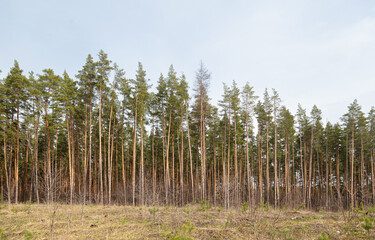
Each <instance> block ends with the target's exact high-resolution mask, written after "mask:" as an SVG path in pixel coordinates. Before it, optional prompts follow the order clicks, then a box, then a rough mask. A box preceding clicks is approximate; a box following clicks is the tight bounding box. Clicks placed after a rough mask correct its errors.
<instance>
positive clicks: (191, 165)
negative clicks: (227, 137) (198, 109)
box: [185, 104, 195, 201]
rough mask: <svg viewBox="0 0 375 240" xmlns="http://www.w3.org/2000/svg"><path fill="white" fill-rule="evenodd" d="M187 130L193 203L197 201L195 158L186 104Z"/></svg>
mask: <svg viewBox="0 0 375 240" xmlns="http://www.w3.org/2000/svg"><path fill="white" fill-rule="evenodd" d="M185 109H186V128H187V131H188V132H187V134H188V145H189V160H190V178H191V179H190V180H191V193H192V195H193V201H195V194H194V174H193V156H192V154H191V142H190V127H189V114H188V105H187V104H186V107H185Z"/></svg>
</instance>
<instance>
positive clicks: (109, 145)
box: [107, 104, 113, 205]
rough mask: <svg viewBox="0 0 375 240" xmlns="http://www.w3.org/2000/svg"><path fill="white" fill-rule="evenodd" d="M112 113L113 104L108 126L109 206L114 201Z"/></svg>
mask: <svg viewBox="0 0 375 240" xmlns="http://www.w3.org/2000/svg"><path fill="white" fill-rule="evenodd" d="M112 111H113V105H112V104H111V110H110V113H109V126H108V147H107V148H108V149H107V151H108V154H107V155H108V156H107V157H108V163H107V166H108V168H107V171H108V173H107V174H108V204H109V205H111V200H112V166H111V162H112V159H111V125H112Z"/></svg>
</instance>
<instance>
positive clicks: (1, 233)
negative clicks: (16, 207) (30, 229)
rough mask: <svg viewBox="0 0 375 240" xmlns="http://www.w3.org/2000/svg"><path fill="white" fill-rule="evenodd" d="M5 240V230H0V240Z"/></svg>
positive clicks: (6, 237)
mask: <svg viewBox="0 0 375 240" xmlns="http://www.w3.org/2000/svg"><path fill="white" fill-rule="evenodd" d="M6 239H8V236H7V234H6V233H5V230H4V229H1V228H0V240H6Z"/></svg>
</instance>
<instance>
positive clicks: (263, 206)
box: [260, 202, 270, 211]
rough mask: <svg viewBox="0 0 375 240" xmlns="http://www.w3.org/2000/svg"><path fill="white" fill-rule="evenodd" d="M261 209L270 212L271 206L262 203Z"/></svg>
mask: <svg viewBox="0 0 375 240" xmlns="http://www.w3.org/2000/svg"><path fill="white" fill-rule="evenodd" d="M260 208H261V209H262V210H263V211H268V210H270V204H269V203H267V202H262V203H261V204H260Z"/></svg>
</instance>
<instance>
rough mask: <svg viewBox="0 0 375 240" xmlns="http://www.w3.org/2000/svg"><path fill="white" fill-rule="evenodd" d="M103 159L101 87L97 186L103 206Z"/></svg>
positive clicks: (100, 91)
mask: <svg viewBox="0 0 375 240" xmlns="http://www.w3.org/2000/svg"><path fill="white" fill-rule="evenodd" d="M102 165H103V159H102V86H101V85H100V90H99V176H98V177H99V180H98V182H99V185H100V203H101V204H104V190H103V167H102Z"/></svg>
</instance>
